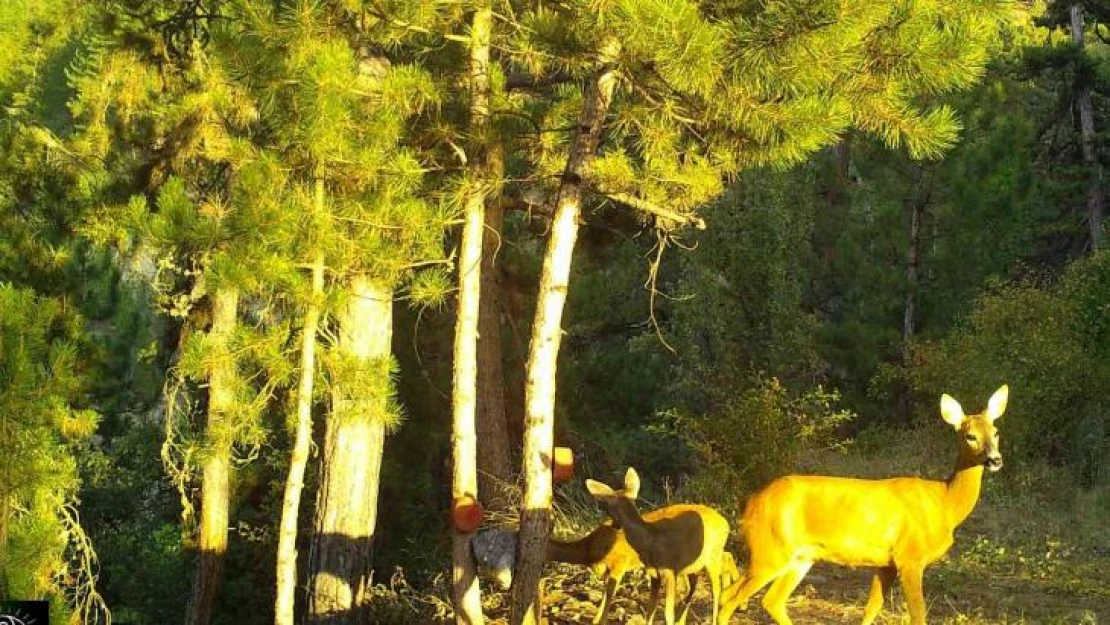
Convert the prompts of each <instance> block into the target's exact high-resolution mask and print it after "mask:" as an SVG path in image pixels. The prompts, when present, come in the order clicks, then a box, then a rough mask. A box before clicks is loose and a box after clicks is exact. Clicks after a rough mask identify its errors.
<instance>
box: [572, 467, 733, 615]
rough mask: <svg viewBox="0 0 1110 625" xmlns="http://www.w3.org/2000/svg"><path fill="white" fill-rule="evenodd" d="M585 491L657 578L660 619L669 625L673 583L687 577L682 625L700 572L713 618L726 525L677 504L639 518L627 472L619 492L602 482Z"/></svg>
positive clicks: (635, 486) (635, 484) (589, 483)
mask: <svg viewBox="0 0 1110 625" xmlns="http://www.w3.org/2000/svg"><path fill="white" fill-rule="evenodd" d="M586 489H587V490H589V491H590V494H591V495H593V497H594V499H597V500H598V502H600V503H601V504H602V506H604V507H605V510H606V512H607V513H608V514H609V516H610V517H611V518H612V519H613V524H614V525H615V526H617V527H619V528H620V529H621V530H623V531H624V536H625V538H626V539H627V540H628V543H629V544H630V545H632V548H633V549H635V550H636V553H637V554H638V555H639V556H640V560H642V561H643V563H644V566H645V567H647V569H648V571H649V573H652V574H654V575H656V576H658V578H659V580H661V582H662V584H663V590H664V593H665V598H664V607H663V618H664V619H665V621H666V623H667V625H674V622H675V620H674V608H675V587H676V580H677V578H678V577H686V579H687V583H688V590H687V593H686V600H685V602H684V606H683V608H682V616H681V617H680V618H679V621H678V622H679V623H685V622H686V615H687V614H688V613H689V610H690V600H691V599H692V598H693V595H694V589H695V587H696V584H697V579H696V574H697V573H698V572H699V571H702V570H704V571H705V572H706V574H707V575H708V576H709V584H710V588H711V589H712V592H713V618H714V619H716V617H717V610H718V608H719V605H720V595H721V571H722V568H723V567H724V566H725V559H724V549H725V542H726V541H727V540H728V521H726V520H725V518H724V517H723V516H721V515H720V513H718V512H717V511H716V510H714V509H712V508H709V507H707V506H699V505H690V504H679V505H673V506H667V507H665V508H660V509H658V510H654V511H652V512H650V513H648V514H647V515H644V516H642V517H641V516H640V513H639V512H638V511H637V510H636V496H637V495H638V494H639V492H640V477H639V476H638V475H637V474H636V470H635V469H633V468H631V467H629V469H628V472H627V473H625V476H624V488H623V489H621V490H614V489H612V488H610V487H609V486H606V485H605V484H602V483H601V482H597V481H594V480H586ZM655 602H656V593H652V608H651V610H650V615H649V617H648V622H649V623H650V622H651V621H652V620H654V619H653V617H654V615H655Z"/></svg>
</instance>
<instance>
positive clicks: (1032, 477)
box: [378, 426, 1110, 625]
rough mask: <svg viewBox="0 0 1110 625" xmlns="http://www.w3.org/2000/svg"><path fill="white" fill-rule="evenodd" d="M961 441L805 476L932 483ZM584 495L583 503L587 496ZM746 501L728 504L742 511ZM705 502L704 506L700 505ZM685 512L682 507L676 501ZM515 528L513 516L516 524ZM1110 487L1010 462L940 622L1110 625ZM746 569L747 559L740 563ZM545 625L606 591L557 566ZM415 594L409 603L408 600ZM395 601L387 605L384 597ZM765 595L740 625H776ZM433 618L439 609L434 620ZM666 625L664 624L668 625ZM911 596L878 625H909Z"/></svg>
mask: <svg viewBox="0 0 1110 625" xmlns="http://www.w3.org/2000/svg"><path fill="white" fill-rule="evenodd" d="M950 438H951V437H950V435H949V433H948V431H947V430H945V429H944V427H943V426H938V427H936V428H926V429H925V430H921V431H901V432H877V433H875V432H873V433H869V434H866V435H864V436H861V438H860V440H859V441H858V442H857V444H856V445H855V446H853V448H852V449H851V451H849V452H848V453H847V454H835V453H829V452H822V453H815V454H811V455H809V456H807V457H805V458H803V459H802V461H801V462H800V464H799V466H798V467H797V470H798V471H799V472H806V473H823V474H829V475H844V476H859V477H884V476H892V475H921V476H924V477H929V478H935V479H942V478H944V477H945V476H946V475H947V474H948V472H949V470H950V463H951V461H952V454H953V450H952V449H951V440H950ZM577 491H581V492H577ZM559 492H560V496H559V502H558V505H557V510H556V517H555V519H556V521H555V525H556V534H557V535H559V536H564V537H566V536H570V537H574V536H580V535H582V534H584V533H585V532H587V531H589V530H590V529H591V528H592V527H593V526H594V525H596V523H598V522H600V521H601V520H602V516H601V514H600V511H599V510H598V508H597V506H596V505H595V504H594V503H593V502H592V501H591V500H590V499H589V497H588V495H586V494H585V490H584V489H582V488H573V487H572V486H567V487H562V488H560V490H559ZM742 498H743V496H742V494H740V495H739V496H738V497H737V501H733V502H720V503H719V505H718V507H719V508H720V509H722V510H729V511H730V512H731V511H734V510H735V509H736V508H737V507H738V506H739V502H740V500H742ZM695 499H696V498H695ZM675 500H682V496H681V495H679V496H677V497H675ZM508 516H509V517H511V516H512V515H511V513H510V514H509V515H508ZM1108 517H1110V487H1107V486H1103V487H1102V488H1097V489H1092V490H1087V491H1083V490H1080V489H1078V488H1076V487H1074V486H1073V485H1072V484H1071V482H1070V480H1069V479H1068V476H1067V475H1066V474H1065V473H1063V472H1062V471H1060V470H1054V469H1051V468H1048V467H1044V466H1021V465H1019V464H1018V463H1017V462H1016V461H1013V460H1010V459H1008V463H1007V466H1006V468H1005V469H1003V471H1002V473H1000V474H998V475H991V476H989V477H988V478H987V482H986V483H985V486H984V492H983V497H982V499H981V500H980V503H979V505H978V507H977V508H976V510H975V512H974V513H973V514H972V516H971V517H970V518H969V519H968V521H967V522H966V523H965V524H964V525H963V526H962V527H961V528H960V529H958V530H957V532H956V544H955V545H954V546H953V548H952V550H951V551H950V552H949V554H948V556H947V557H946V558H945V559H943V560H941V561H940V562H937V563H935V564H934V565H933V566H931V567H929V568H928V569H927V570H926V573H925V596H926V601H927V602H928V604H929V622H930V623H934V624H945V625H1019V624H1020V625H1026V624H1029V625H1032V624H1038V625H1040V624H1043V625H1064V624H1068V625H1071V624H1077V625H1079V624H1082V625H1094V624H1097V623H1105V624H1110V524H1108V523H1107V522H1106V521H1107V518H1108ZM739 556H740V557H738V562H739V563H740V564H741V566H743V563H744V561H745V555H744V554H742V553H741V554H739ZM546 573H547V577H546V582H545V602H544V605H545V614H546V616H547V618H548V619H549V621H550V622H551V623H589V622H591V619H592V618H593V616H594V613H595V610H596V606H597V604H598V603H599V601H600V599H601V593H602V587H601V583H600V581H599V580H596V579H592V576H591V574H590V573H589V571H587V570H586V569H584V568H582V567H575V566H571V565H563V564H560V565H548V567H547V569H546ZM869 588H870V571H867V570H862V569H861V570H853V569H847V568H843V567H836V566H832V565H823V564H818V565H817V566H815V567H814V568H813V570H812V571H811V572H810V574H809V575H808V576H807V577H806V579H805V581H803V583H802V585H801V586H800V587H799V588H798V590H797V591H796V592H795V594H794V596H793V598H792V599H791V602H790V612H791V616H792V618H793V619H794V622H795V623H796V624H797V625H816V624H821V625H824V624H827V623H858V622H859V620H860V619H861V618H862V614H863V606H864V603H866V599H867V592H868V589H869ZM428 590H429V591H430V593H431V594H433V595H435V597H434V598H423V599H416V598H414V596H416V594H418V593H412V592H411V589H410V590H409V591H406V592H409V594H408V595H406V596H405V597H406V598H405V602H406V603H407V605H409V606H410V610H411V611H409V612H408V614H407V615H406V616H405V618H401V619H399V620H396V621H386V620H381V621H378V622H382V623H385V622H398V623H400V622H406V623H416V622H422V623H425V622H426V623H431V622H441V619H444V618H448V617H449V616H450V608H449V606H446V605H445V602H444V598H445V597H446V596H447V594H446V588H445V587H443V586H440V587H438V588H435V589H428ZM483 590H484V591H485V595H484V597H485V600H484V605H485V608H486V615H487V617H488V618H489V621H488V622H490V623H492V624H494V625H497V624H500V623H505V622H507V605H508V597H507V593H500V592H495V591H491V590H490V588H489V584H486V585H484V587H483ZM401 594H404V593H401ZM649 596H650V590H649V586H648V583H647V581H646V580H645V579H644V577H643V575H632V576H630V577H629V578H626V580H625V582H624V584H622V586H621V590H620V592H619V593H618V596H617V599H616V601H615V602H614V606H613V611H612V612H611V615H612V621H611V622H620V623H630V624H640V623H644V614H643V610H644V608H645V606H646V605H647V602H648V598H649ZM383 598H384V597H383ZM759 598H760V597H759V596H758V595H757V596H756V597H755V598H754V599H753V601H752V602H751V606H750V608H749V609H748V611H746V612H737V613H736V615H734V616H733V618H732V621H731V623H732V625H752V624H757V623H758V624H761V625H767V624H769V623H772V621H771V620H770V619H769V618H768V616H767V615H766V613H764V612H763V610H762V608H761V606H760V605H759ZM709 602H710V597H709V589H708V584H707V583H705V582H704V581H699V588H698V593H697V595H696V596H695V606H694V609H693V611H692V614H691V619H690V622H692V623H695V622H708V618H709V609H710V603H709ZM433 606H434V608H433ZM657 620H661V617H657ZM908 622H909V618H908V614H907V613H906V611H905V607H904V603H903V601H902V597H901V592H900V590H895V591H894V596H893V597H892V600H890V601H888V602H887V604H886V610H885V611H884V613H883V615H882V616H881V617H880V619H879V621H878V624H879V625H895V624H902V623H908Z"/></svg>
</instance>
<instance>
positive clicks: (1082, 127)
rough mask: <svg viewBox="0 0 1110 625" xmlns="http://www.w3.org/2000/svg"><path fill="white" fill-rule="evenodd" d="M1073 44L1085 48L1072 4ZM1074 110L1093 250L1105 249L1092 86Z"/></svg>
mask: <svg viewBox="0 0 1110 625" xmlns="http://www.w3.org/2000/svg"><path fill="white" fill-rule="evenodd" d="M1071 41H1072V43H1073V44H1074V45H1075V46H1076V47H1077V48H1079V49H1080V50H1082V49H1083V46H1084V43H1083V5H1082V4H1081V3H1078V2H1077V3H1075V4H1073V5H1071ZM1075 108H1076V109H1078V111H1079V132H1080V140H1081V142H1082V147H1083V163H1084V164H1086V165H1087V224H1088V227H1089V229H1090V241H1091V251H1092V252H1097V251H1098V250H1099V249H1101V247H1102V222H1103V218H1104V216H1105V214H1106V200H1105V197H1104V195H1103V192H1102V164H1101V163H1100V162H1099V160H1098V154H1097V153H1096V152H1095V141H1096V137H1095V109H1094V105H1093V104H1092V102H1091V86H1090V84H1088V83H1087V82H1084V83H1083V84H1082V85H1081V86H1080V88H1079V91H1078V92H1077V93H1076V94H1075Z"/></svg>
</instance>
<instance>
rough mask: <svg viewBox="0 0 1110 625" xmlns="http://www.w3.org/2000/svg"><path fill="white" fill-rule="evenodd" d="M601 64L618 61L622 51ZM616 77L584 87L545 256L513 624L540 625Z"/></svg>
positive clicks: (610, 48)
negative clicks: (576, 329) (582, 292)
mask: <svg viewBox="0 0 1110 625" xmlns="http://www.w3.org/2000/svg"><path fill="white" fill-rule="evenodd" d="M606 48H607V49H606V50H604V52H603V56H606V57H608V58H609V59H611V58H613V57H615V55H616V52H617V49H616V48H617V44H615V43H612V42H611V43H610V44H609V45H607V46H606ZM616 81H617V75H616V71H615V69H614V68H613V67H611V66H610V65H609V64H608V63H607V62H606V63H605V65H603V66H602V68H601V69H599V71H598V72H597V74H596V75H595V76H594V78H593V79H592V80H591V81H590V82H589V84H588V85H587V86H586V92H585V94H584V95H585V97H584V102H583V108H582V114H581V116H580V117H579V124H578V131H577V133H576V134H575V136H574V141H573V143H572V144H571V149H570V154H569V156H568V158H567V166H566V169H565V170H564V172H563V177H562V181H561V182H560V185H559V193H558V195H557V196H556V200H555V213H554V216H553V218H552V223H551V238H550V239H549V240H548V243H547V252H546V253H545V255H544V261H543V270H542V273H541V274H540V289H539V295H538V297H537V299H536V317H535V320H534V322H533V325H532V339H531V345H530V348H529V355H528V365H527V372H526V374H525V375H526V382H525V390H524V395H525V399H524V403H525V424H524V450H523V455H524V458H523V473H524V500H523V502H522V504H521V511H520V534H519V540H518V542H517V557H516V571H515V572H514V574H513V585H512V599H511V604H510V610H511V612H510V622H511V623H512V624H513V625H518V624H520V623H537V622H538V621H539V612H540V610H541V608H540V605H539V598H538V595H539V583H540V573H541V572H542V568H543V563H544V553H545V551H546V548H547V538H548V534H549V533H550V529H551V492H552V487H551V467H552V454H553V448H554V443H555V369H556V364H557V360H558V356H559V342H560V339H561V338H562V327H561V322H562V317H563V306H564V304H565V303H566V298H567V285H568V281H569V278H570V265H571V258H572V256H573V253H574V243H575V240H576V239H577V237H578V219H579V215H580V214H581V210H582V179H583V176H584V175H585V174H586V173H587V171H588V170H589V167H590V163H591V161H592V160H593V158H594V154H595V152H596V150H597V146H598V142H599V141H600V139H601V130H602V127H603V126H604V122H605V115H606V114H607V113H608V110H609V104H610V102H611V101H612V99H613V90H614V87H615V86H616Z"/></svg>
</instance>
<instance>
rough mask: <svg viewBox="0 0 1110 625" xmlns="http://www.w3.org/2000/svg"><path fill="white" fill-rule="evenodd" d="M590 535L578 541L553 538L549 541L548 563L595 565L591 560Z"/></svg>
mask: <svg viewBox="0 0 1110 625" xmlns="http://www.w3.org/2000/svg"><path fill="white" fill-rule="evenodd" d="M592 536H593V535H592V534H588V535H586V536H585V537H583V538H579V539H578V540H558V539H556V538H552V539H551V540H549V541H547V561H548V562H566V563H567V564H581V565H590V564H593V560H592V559H591V558H590V539H591V538H592Z"/></svg>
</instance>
